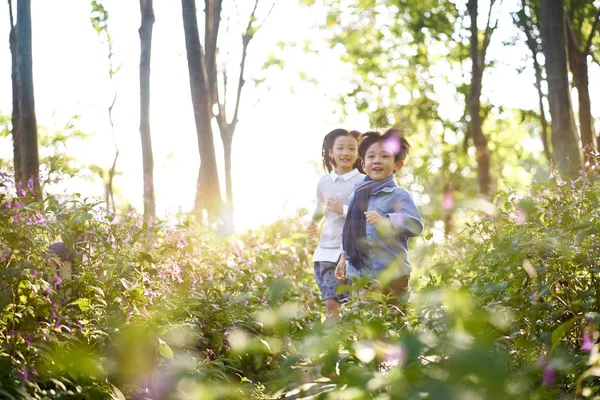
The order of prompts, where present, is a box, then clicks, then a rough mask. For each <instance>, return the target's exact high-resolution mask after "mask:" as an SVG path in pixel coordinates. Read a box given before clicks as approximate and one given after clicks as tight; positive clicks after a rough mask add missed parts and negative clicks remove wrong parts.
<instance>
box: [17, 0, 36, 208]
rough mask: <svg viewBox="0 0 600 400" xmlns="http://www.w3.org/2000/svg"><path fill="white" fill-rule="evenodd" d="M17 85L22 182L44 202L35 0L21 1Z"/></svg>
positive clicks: (18, 3)
mask: <svg viewBox="0 0 600 400" xmlns="http://www.w3.org/2000/svg"><path fill="white" fill-rule="evenodd" d="M17 38H18V40H17V82H18V88H19V96H18V97H19V126H18V128H19V137H20V141H21V167H22V175H21V176H22V182H23V183H27V186H29V190H30V191H31V193H32V194H33V196H34V198H35V199H36V200H41V198H42V190H41V187H40V159H39V154H38V136H37V121H36V117H35V101H34V95H33V60H32V41H31V0H17Z"/></svg>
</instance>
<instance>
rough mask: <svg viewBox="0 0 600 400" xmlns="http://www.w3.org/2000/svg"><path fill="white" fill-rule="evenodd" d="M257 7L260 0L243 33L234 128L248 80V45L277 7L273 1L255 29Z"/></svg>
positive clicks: (232, 123)
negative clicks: (253, 25) (246, 77)
mask: <svg viewBox="0 0 600 400" xmlns="http://www.w3.org/2000/svg"><path fill="white" fill-rule="evenodd" d="M257 8H258V0H255V2H254V8H253V9H252V13H251V14H250V19H249V21H248V26H247V27H246V32H244V34H243V35H242V59H241V61H240V74H239V77H238V87H237V93H236V99H235V108H234V111H233V118H232V120H231V123H230V126H232V127H233V128H234V129H235V125H236V124H237V122H238V114H239V110H240V100H241V97H242V88H243V87H244V84H245V83H246V81H245V80H244V71H245V69H246V58H247V56H248V45H249V44H250V41H251V40H252V38H254V35H255V34H256V32H258V31H259V30H260V28H261V27H262V26H263V25H264V23H265V22H266V21H267V19H268V18H269V16H270V15H271V13H272V12H273V8H275V2H273V4H272V5H271V9H270V10H269V12H268V14H267V16H266V17H265V18H264V19H263V21H262V22H261V23H260V24H259V25H258V26H257V27H256V28H255V29H252V23H253V22H254V21H255V20H256V10H257ZM234 129H232V130H231V134H233V131H234Z"/></svg>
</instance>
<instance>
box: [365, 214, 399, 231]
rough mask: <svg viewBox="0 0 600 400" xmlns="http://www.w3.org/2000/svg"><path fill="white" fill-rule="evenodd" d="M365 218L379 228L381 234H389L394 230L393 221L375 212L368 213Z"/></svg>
mask: <svg viewBox="0 0 600 400" xmlns="http://www.w3.org/2000/svg"><path fill="white" fill-rule="evenodd" d="M365 218H366V219H367V222H368V223H369V224H371V225H375V226H377V229H378V230H380V231H381V232H387V231H389V230H390V229H392V228H393V226H392V221H390V219H389V218H388V217H384V216H383V215H381V214H379V213H378V212H377V211H375V210H371V211H366V212H365Z"/></svg>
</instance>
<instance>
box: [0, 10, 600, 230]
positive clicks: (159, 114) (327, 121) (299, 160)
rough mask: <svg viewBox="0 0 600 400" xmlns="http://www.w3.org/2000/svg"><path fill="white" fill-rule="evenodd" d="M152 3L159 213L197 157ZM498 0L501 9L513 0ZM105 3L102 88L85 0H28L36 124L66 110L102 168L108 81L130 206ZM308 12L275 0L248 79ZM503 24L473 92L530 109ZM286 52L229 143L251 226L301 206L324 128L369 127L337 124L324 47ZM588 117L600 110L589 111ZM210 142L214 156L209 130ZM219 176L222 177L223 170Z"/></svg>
mask: <svg viewBox="0 0 600 400" xmlns="http://www.w3.org/2000/svg"><path fill="white" fill-rule="evenodd" d="M15 3H16V2H15ZM154 3H155V4H154V8H155V15H156V23H155V25H154V32H153V43H152V46H153V48H152V72H151V74H152V75H151V96H152V99H151V131H152V141H153V150H154V160H155V172H154V174H155V190H156V198H157V209H158V215H159V216H168V215H171V214H173V213H175V212H177V211H178V210H183V211H188V210H189V209H190V208H191V207H192V205H193V201H194V195H195V183H196V177H197V173H198V165H199V157H198V150H197V139H196V130H195V125H194V120H193V111H192V108H191V100H190V90H189V77H188V70H187V61H186V53H185V42H184V35H183V25H182V20H181V3H180V2H179V1H173V0H170V1H166V0H155V2H154ZM198 3H200V2H198ZM507 3H508V4H509V6H508V7H510V4H511V3H514V1H512V2H510V1H507ZM104 4H105V6H106V8H107V10H108V11H109V13H110V19H109V30H110V32H111V35H112V37H113V41H114V51H115V61H116V62H117V63H120V64H122V68H121V71H120V72H119V73H118V74H116V76H115V78H114V85H112V86H111V83H110V81H109V79H108V64H107V50H106V46H105V44H103V43H102V42H101V40H100V38H99V37H98V35H97V34H96V32H95V31H94V30H93V29H92V27H91V25H90V23H89V16H90V10H91V6H90V2H89V1H82V0H61V1H60V2H48V1H42V0H37V1H36V0H34V1H32V13H33V55H34V65H33V68H34V85H35V101H36V112H37V118H38V123H39V124H40V125H44V126H49V127H51V126H62V125H64V123H65V122H66V121H67V120H68V119H69V118H70V117H71V116H72V115H74V114H79V115H80V116H81V120H80V122H78V123H77V127H78V128H80V129H81V130H83V131H84V132H87V133H93V134H94V135H93V137H92V138H91V139H90V140H88V141H86V142H85V143H84V144H82V145H77V146H76V145H73V146H72V147H70V148H69V149H68V152H69V153H70V154H72V155H74V156H75V157H77V158H78V160H80V161H81V162H82V163H95V164H98V165H101V166H103V167H104V168H107V169H108V168H109V167H110V165H111V163H112V158H113V157H114V144H113V140H112V135H111V132H110V126H109V122H108V114H107V107H108V105H109V104H110V102H111V100H112V96H113V93H114V90H116V91H117V94H118V97H117V102H116V104H115V109H114V116H113V118H114V122H115V131H116V137H117V141H118V147H119V149H120V153H121V154H120V156H119V160H118V163H117V169H118V171H119V172H121V175H120V176H118V177H117V178H116V180H115V189H116V191H117V194H118V196H119V197H118V200H119V199H120V200H121V201H124V200H126V201H128V202H130V203H131V204H132V205H133V206H134V207H136V208H138V210H140V211H141V209H142V161H141V145H140V135H139V129H138V127H139V86H138V85H139V75H138V74H139V36H138V28H139V24H140V16H139V4H138V2H137V1H122V0H106V1H105V2H104ZM315 18H316V17H315V15H314V14H311V12H310V11H309V10H308V9H307V8H304V7H300V6H299V5H298V4H297V0H278V1H277V6H276V7H275V9H274V11H273V14H272V15H271V17H270V19H269V20H268V22H267V23H266V24H265V25H264V26H263V29H262V30H261V31H260V33H259V34H258V35H257V36H256V37H255V40H254V42H253V43H252V44H251V45H250V48H249V56H248V65H247V75H246V79H247V80H248V81H250V79H251V78H252V77H255V76H258V75H264V72H261V68H262V65H263V62H264V60H265V59H266V57H267V56H268V54H269V53H270V52H271V51H274V50H275V47H274V45H275V43H277V42H280V41H303V40H304V39H309V38H313V39H315V40H318V39H319V37H318V35H319V32H318V31H317V30H315V29H312V24H313V23H314V22H315ZM0 21H1V22H0V27H2V29H1V30H2V31H3V32H4V36H5V38H6V40H5V41H4V43H5V45H3V46H0V60H2V62H1V63H0V93H2V95H1V96H0V112H2V113H3V114H10V110H11V81H10V51H9V47H8V31H9V28H8V21H9V17H8V7H7V6H6V5H5V6H3V7H1V8H0ZM504 22H505V23H503V24H501V26H500V28H499V31H498V33H497V36H496V37H495V40H494V43H493V44H492V49H493V48H494V46H495V48H496V50H495V51H501V52H502V54H503V55H504V56H502V57H501V60H502V62H501V63H500V65H499V67H498V68H496V69H495V70H494V77H493V79H487V80H484V95H487V96H493V97H495V98H496V99H498V102H501V103H503V104H505V105H507V106H515V107H522V108H533V107H536V104H537V100H536V97H535V92H534V88H533V85H532V82H533V78H532V76H531V75H530V74H525V75H522V76H519V75H517V73H516V72H515V70H514V67H513V66H510V65H508V63H506V62H505V60H510V59H512V60H520V59H521V58H525V57H526V56H528V54H527V53H526V49H525V48H524V47H508V48H502V40H503V39H502V38H504V40H505V39H506V38H507V37H509V36H510V35H511V34H512V33H513V31H512V26H511V24H510V21H504ZM286 54H287V55H288V58H287V59H286V68H284V70H283V71H275V70H273V71H270V72H268V73H267V74H266V78H267V80H266V82H265V85H262V86H259V87H258V88H254V87H253V86H252V85H251V84H248V85H247V86H246V88H245V89H246V90H245V92H244V94H243V96H244V97H243V101H242V103H243V104H242V108H241V111H240V123H239V124H238V127H237V130H236V133H235V136H234V142H233V179H234V201H235V204H234V205H235V210H236V213H235V224H236V228H242V229H243V228H250V227H256V226H258V225H259V224H262V223H267V222H270V221H273V220H275V219H277V218H278V217H280V216H282V215H289V214H292V213H294V212H295V210H296V209H297V208H299V207H308V208H312V206H313V204H314V197H315V188H316V182H317V179H318V176H319V174H320V173H321V172H320V169H319V168H318V167H317V165H319V164H320V159H319V157H320V146H321V141H322V137H323V135H325V134H326V133H327V132H329V131H330V130H331V129H333V128H336V127H338V126H344V127H348V128H352V129H358V130H365V129H367V128H369V126H368V120H367V118H366V116H364V115H362V116H361V115H357V116H352V117H350V118H346V120H345V123H343V124H341V123H340V120H341V116H340V114H339V113H337V112H336V110H338V108H339V106H337V104H336V103H335V101H334V100H333V99H332V97H335V94H336V93H338V92H340V90H343V85H344V82H345V81H344V77H345V76H347V73H348V71H349V67H348V66H344V65H342V64H341V63H340V62H339V61H338V60H337V57H336V55H335V54H333V52H332V51H330V50H327V48H326V47H322V48H321V51H319V52H318V55H310V56H307V55H304V54H303V53H302V52H301V51H300V50H297V51H293V50H290V51H287V52H286ZM496 54H500V53H496ZM505 64H506V65H505ZM299 71H304V72H307V73H308V75H309V76H314V77H316V78H317V79H318V81H319V83H318V84H317V85H313V84H310V83H305V82H302V81H301V80H300V79H299V78H298V72H299ZM592 74H593V79H592V81H591V83H590V85H591V86H592V87H593V82H596V83H597V82H598V80H599V79H598V75H599V74H598V71H597V68H595V67H593V68H592ZM484 79H485V78H484ZM292 86H293V88H294V90H293V92H292V91H291V90H290V87H292ZM592 96H594V92H593V91H592ZM599 102H600V99H598V98H592V104H595V105H596V109H595V110H596V111H598V103H599ZM455 106H456V105H452V104H448V105H447V109H448V110H449V112H450V110H452V109H453V108H455ZM460 107H462V105H460ZM598 114H600V112H596V115H598ZM2 143H6V144H7V145H6V146H5V145H4V144H3V148H2V151H1V154H0V156H1V157H6V158H10V156H11V154H12V150H11V149H10V146H8V144H10V141H6V142H2ZM215 143H216V144H217V157H218V160H219V162H221V165H222V150H221V148H220V137H219V136H218V132H217V134H216V136H215ZM221 170H222V168H221ZM220 178H221V184H222V185H224V179H225V178H224V176H222V175H221V177H220ZM74 186H75V185H74V184H69V185H67V186H66V187H65V188H63V190H65V191H66V192H68V193H70V192H73V191H80V192H82V194H83V195H84V196H85V195H98V196H100V195H102V193H103V192H102V190H103V189H102V186H101V184H100V183H99V182H97V183H96V184H94V185H90V184H87V185H82V184H78V185H76V187H74ZM223 191H224V190H223Z"/></svg>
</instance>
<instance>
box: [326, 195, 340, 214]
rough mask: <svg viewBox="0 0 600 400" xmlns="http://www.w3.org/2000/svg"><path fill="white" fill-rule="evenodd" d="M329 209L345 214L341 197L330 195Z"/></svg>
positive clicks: (328, 200)
mask: <svg viewBox="0 0 600 400" xmlns="http://www.w3.org/2000/svg"><path fill="white" fill-rule="evenodd" d="M327 209H328V210H329V211H333V212H335V213H338V214H340V215H342V214H344V203H342V200H340V198H339V197H330V198H328V199H327Z"/></svg>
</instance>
